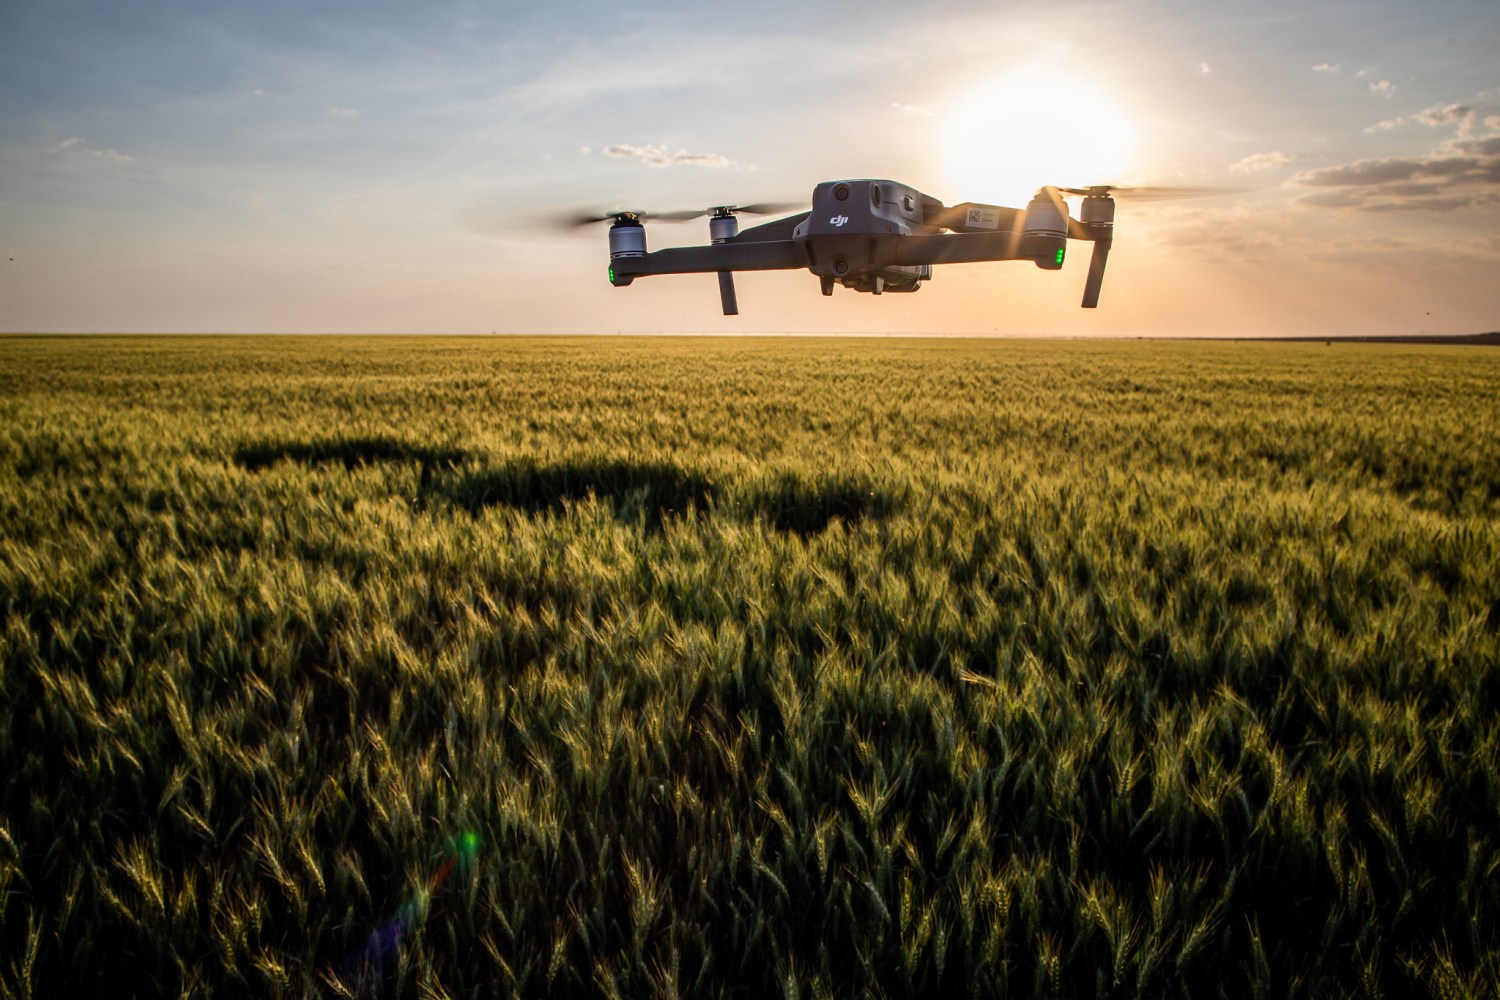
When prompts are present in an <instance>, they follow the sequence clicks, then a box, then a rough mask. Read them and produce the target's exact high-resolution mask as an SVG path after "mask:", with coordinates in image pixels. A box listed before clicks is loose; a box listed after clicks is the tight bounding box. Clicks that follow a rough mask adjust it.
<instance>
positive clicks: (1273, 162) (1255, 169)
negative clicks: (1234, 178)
mask: <svg viewBox="0 0 1500 1000" xmlns="http://www.w3.org/2000/svg"><path fill="white" fill-rule="evenodd" d="M1293 159H1295V157H1293V156H1292V155H1291V154H1289V153H1283V152H1280V151H1279V150H1278V151H1277V152H1274V153H1255V154H1254V155H1252V156H1247V157H1245V158H1244V159H1243V160H1240V161H1239V162H1238V163H1232V164H1230V166H1229V169H1230V170H1231V171H1232V172H1233V173H1237V174H1257V173H1260V172H1261V171H1263V170H1275V169H1276V168H1277V167H1284V166H1286V165H1287V164H1288V163H1291V162H1292V160H1293Z"/></svg>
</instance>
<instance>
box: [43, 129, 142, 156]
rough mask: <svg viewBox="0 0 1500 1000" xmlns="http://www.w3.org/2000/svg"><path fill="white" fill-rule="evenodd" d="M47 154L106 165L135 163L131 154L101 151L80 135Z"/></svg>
mask: <svg viewBox="0 0 1500 1000" xmlns="http://www.w3.org/2000/svg"><path fill="white" fill-rule="evenodd" d="M47 152H48V153H54V154H57V155H59V156H66V157H70V158H73V159H89V160H102V161H103V162H105V163H134V162H135V157H133V156H131V155H130V154H129V153H121V152H120V151H118V150H115V149H99V148H98V147H95V146H90V145H89V144H88V143H87V142H85V141H84V139H83V137H82V136H78V135H75V136H72V137H71V138H68V139H64V140H63V141H62V142H59V143H58V144H57V145H55V146H53V147H52V148H51V149H49V150H47Z"/></svg>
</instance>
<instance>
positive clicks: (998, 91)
mask: <svg viewBox="0 0 1500 1000" xmlns="http://www.w3.org/2000/svg"><path fill="white" fill-rule="evenodd" d="M946 117H947V129H946V134H945V137H944V139H945V141H944V144H943V148H944V150H945V153H946V156H947V163H946V171H945V173H946V175H947V182H948V183H949V184H951V185H952V186H953V187H952V190H951V191H949V192H948V193H947V194H946V195H944V196H943V198H944V200H945V201H948V202H949V203H954V202H959V201H980V202H988V203H991V204H1001V205H1024V204H1025V203H1026V201H1027V199H1028V198H1030V196H1031V194H1032V193H1033V192H1034V191H1036V189H1037V188H1039V187H1041V186H1042V185H1044V184H1056V185H1058V186H1061V187H1084V186H1088V185H1092V184H1109V183H1115V184H1118V183H1120V181H1121V171H1123V170H1125V169H1126V168H1127V167H1128V166H1129V158H1130V146H1131V139H1132V131H1131V128H1130V126H1129V124H1128V123H1127V121H1126V120H1125V118H1124V116H1123V114H1122V113H1121V111H1120V109H1119V107H1118V105H1116V103H1115V102H1114V101H1113V100H1111V99H1110V98H1109V97H1108V96H1107V95H1106V94H1104V93H1103V92H1102V91H1100V90H1098V89H1096V88H1094V87H1092V86H1090V85H1089V84H1088V83H1086V82H1084V81H1083V80H1080V79H1078V78H1077V77H1074V76H1069V75H1066V74H1065V73H1063V72H1059V71H1058V70H1057V69H1056V68H1055V67H1050V66H1043V65H1037V66H1031V67H1027V68H1025V69H1020V70H1016V71H1015V72H1012V73H1009V74H1006V75H1005V76H1000V77H996V78H994V79H992V80H990V81H988V82H986V83H984V84H983V85H981V86H979V87H977V88H975V89H974V90H972V91H969V92H968V93H966V94H963V95H961V96H960V97H959V99H958V100H957V101H955V102H954V104H953V105H952V106H951V108H950V110H949V111H948V114H947V116H946Z"/></svg>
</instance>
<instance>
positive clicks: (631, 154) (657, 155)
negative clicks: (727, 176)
mask: <svg viewBox="0 0 1500 1000" xmlns="http://www.w3.org/2000/svg"><path fill="white" fill-rule="evenodd" d="M600 152H601V153H603V154H604V155H605V156H613V157H616V158H617V159H634V160H640V161H641V162H642V163H644V164H646V165H647V166H650V167H671V166H676V165H678V164H686V165H688V166H693V167H727V166H730V165H731V164H733V163H734V161H733V160H731V159H730V158H729V157H727V156H723V155H721V154H719V153H689V152H688V151H687V150H685V149H679V150H678V151H677V152H675V153H673V152H669V151H668V149H667V147H666V146H657V145H654V144H653V145H647V146H632V145H630V144H629V143H622V144H620V145H616V146H605V147H604V148H603V149H601V150H600Z"/></svg>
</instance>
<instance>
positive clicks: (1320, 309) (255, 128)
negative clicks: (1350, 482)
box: [0, 0, 1500, 336]
mask: <svg viewBox="0 0 1500 1000" xmlns="http://www.w3.org/2000/svg"><path fill="white" fill-rule="evenodd" d="M1496 53H1500V3H1496V0H1428V2H1425V3H1420V4H1419V3H1413V2H1410V0H1362V2H1336V3H1318V2H1316V0H1312V2H1310V3H1307V4H1301V3H1283V2H1271V0H1261V2H1258V3H1239V2H1220V3H1202V2H1188V0H1143V2H1134V3H1081V2H1073V0H1052V2H1048V3H1035V2H1033V3H1011V2H1004V0H1001V2H994V0H991V2H959V0H932V2H926V3H921V4H912V3H909V2H908V3H891V2H886V0H873V2H864V3H858V4H855V3H820V2H816V0H801V2H796V3H791V2H782V0H763V2H760V3H756V4H743V5H734V6H732V7H731V6H727V5H715V4H705V3H702V2H690V3H689V2H669V0H659V2H651V0H641V2H637V3H633V4H618V3H616V4H606V3H595V2H581V3H568V2H555V3H551V4H534V5H519V4H510V3H470V2H463V3H453V2H445V0H431V2H426V3H422V4H416V3H392V2H380V0H364V2H354V0H321V2H318V3H292V2H288V0H261V2H257V3H254V4H251V3H243V4H230V3H204V2H202V0H155V2H152V0H145V2H140V3H129V4H125V3H119V2H117V0H116V2H103V0H45V2H44V0H7V3H5V4H4V5H0V331H6V332H86V331H120V332H157V331H160V332H174V333H175V332H277V333H281V332H286V333H292V332H371V333H388V332H390V333H394V332H418V333H420V332H434V333H490V332H517V333H529V332H539V333H553V332H558V333H570V332H580V333H616V332H623V333H650V332H665V333H685V332H706V333H739V332H744V333H868V334H887V333H897V334H906V333H911V334H963V335H975V334H982V335H999V336H1291V335H1299V336H1345V335H1401V334H1418V333H1427V334H1439V333H1444V334H1463V333H1477V332H1482V331H1490V330H1497V329H1500V58H1497V57H1496ZM860 177H874V178H891V179H894V180H898V181H901V182H904V183H907V184H910V185H912V186H915V187H917V188H919V189H921V190H922V191H924V192H926V193H928V194H930V195H932V196H934V197H937V198H939V199H941V200H943V201H944V202H947V203H949V204H952V203H956V202H961V201H979V202H992V203H998V204H1006V205H1024V203H1025V200H1026V198H1027V195H1028V193H1029V191H1030V190H1032V189H1034V188H1035V187H1036V186H1037V185H1039V184H1044V183H1050V184H1058V185H1071V186H1084V185H1091V184H1099V183H1115V184H1127V185H1175V186H1181V185H1193V186H1207V187H1215V188H1220V189H1224V190H1222V191H1221V192H1220V193H1217V194H1214V195H1211V196H1205V197H1198V198H1193V199H1187V200H1180V201H1130V200H1127V198H1126V197H1125V196H1122V197H1121V200H1120V203H1119V209H1118V212H1117V218H1116V233H1115V242H1114V249H1113V252H1112V255H1111V257H1110V264H1109V270H1108V273H1107V275H1106V279H1105V282H1104V289H1103V294H1102V296H1101V300H1100V306H1099V308H1098V309H1097V310H1083V309H1080V308H1079V305H1078V301H1079V297H1080V295H1081V292H1082V288H1083V282H1084V273H1085V271H1086V268H1087V260H1088V254H1087V248H1086V247H1084V246H1082V245H1081V244H1074V247H1075V250H1074V251H1073V253H1072V254H1071V256H1070V257H1069V259H1068V261H1067V264H1066V266H1065V267H1064V268H1063V269H1062V270H1061V271H1058V272H1049V271H1042V270H1039V269H1037V268H1035V267H1034V266H1033V265H1031V264H1029V263H1022V262H1004V263H988V264H966V265H950V266H946V267H940V268H938V270H937V274H936V276H935V277H934V278H933V280H932V281H930V282H928V283H927V284H926V285H924V286H923V288H922V289H921V290H920V291H918V292H917V293H915V294H910V295H884V296H879V297H876V296H871V295H862V294H858V293H855V292H852V291H848V290H845V289H842V288H841V289H837V290H835V294H834V295H833V296H832V297H830V298H825V297H823V296H822V295H821V294H820V292H819V288H818V281H817V279H816V278H815V277H813V276H812V275H810V274H808V273H806V272H805V271H803V272H797V271H782V272H768V273H756V274H743V275H741V276H739V279H738V291H739V305H740V315H739V316H736V317H724V316H722V315H720V313H719V303H718V291H717V285H716V282H715V280H714V279H713V277H712V276H711V275H685V276H662V277H651V278H642V279H640V280H638V281H636V282H635V284H633V285H632V286H630V287H628V288H613V287H612V286H610V285H609V283H608V281H607V278H606V269H607V265H608V253H607V245H606V229H607V227H606V226H603V225H599V226H594V227H590V228H586V229H582V230H577V229H575V230H564V229H562V228H560V227H559V226H558V225H557V224H556V220H557V219H558V218H559V217H560V216H563V215H566V214H568V213H576V212H579V211H593V212H605V211H612V210H616V209H622V208H633V209H645V210H655V211H671V210H679V209H696V208H705V207H707V206H709V205H716V204H723V203H726V202H738V203H749V202H755V201H766V200H777V201H797V200H799V199H800V200H802V201H806V200H807V199H808V197H809V195H810V192H811V190H812V188H813V186H814V185H815V184H816V183H818V182H820V181H824V180H830V179H836V178H860ZM1075 208H1076V203H1075ZM648 239H649V240H650V245H651V247H652V248H653V249H656V248H660V247H665V246H678V245H688V244H694V243H701V242H706V240H707V225H706V222H705V221H703V220H698V221H697V222H695V223H684V224H655V225H650V226H648Z"/></svg>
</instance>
